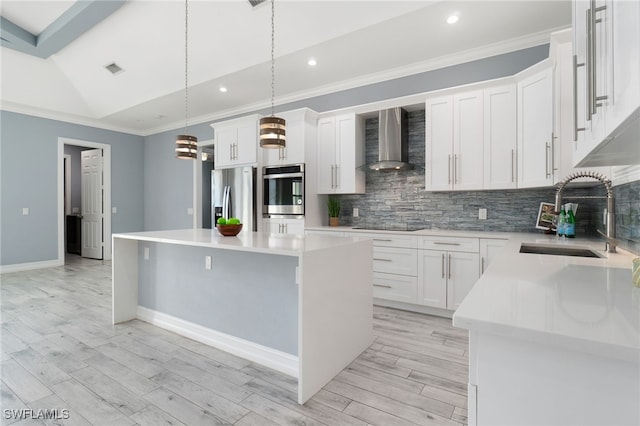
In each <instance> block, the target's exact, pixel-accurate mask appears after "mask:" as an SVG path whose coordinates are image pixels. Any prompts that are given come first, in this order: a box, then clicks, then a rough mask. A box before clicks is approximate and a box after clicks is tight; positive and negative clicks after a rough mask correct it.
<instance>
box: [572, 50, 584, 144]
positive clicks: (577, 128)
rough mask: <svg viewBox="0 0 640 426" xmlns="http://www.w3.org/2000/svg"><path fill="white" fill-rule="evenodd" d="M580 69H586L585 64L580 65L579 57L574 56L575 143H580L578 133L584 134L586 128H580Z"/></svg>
mask: <svg viewBox="0 0 640 426" xmlns="http://www.w3.org/2000/svg"><path fill="white" fill-rule="evenodd" d="M578 67H584V62H583V63H581V64H579V63H578V56H577V55H573V141H574V142H578V132H584V131H585V128H584V127H578Z"/></svg>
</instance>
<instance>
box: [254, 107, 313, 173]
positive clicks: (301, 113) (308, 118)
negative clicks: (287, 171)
mask: <svg viewBox="0 0 640 426" xmlns="http://www.w3.org/2000/svg"><path fill="white" fill-rule="evenodd" d="M278 116H279V117H281V118H284V119H285V122H286V127H287V143H286V146H285V147H284V148H278V149H263V150H261V151H262V155H263V163H264V165H266V166H278V165H284V164H298V163H306V162H308V161H306V158H305V156H306V155H308V154H313V153H312V152H307V151H310V149H308V148H309V147H313V141H314V140H315V137H316V135H315V133H316V130H315V126H316V119H317V114H316V113H315V112H314V111H312V110H310V109H308V108H302V109H297V110H293V111H287V112H283V113H282V114H278Z"/></svg>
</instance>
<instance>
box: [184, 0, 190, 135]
mask: <svg viewBox="0 0 640 426" xmlns="http://www.w3.org/2000/svg"><path fill="white" fill-rule="evenodd" d="M188 120H189V0H185V1H184V134H185V135H186V134H187V129H188V127H189V121H188Z"/></svg>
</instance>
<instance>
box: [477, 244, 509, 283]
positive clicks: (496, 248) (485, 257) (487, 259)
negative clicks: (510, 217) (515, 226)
mask: <svg viewBox="0 0 640 426" xmlns="http://www.w3.org/2000/svg"><path fill="white" fill-rule="evenodd" d="M505 244H507V240H499V239H495V238H480V275H482V274H484V271H486V270H487V268H488V267H489V264H490V263H491V261H492V260H493V259H495V258H496V256H497V255H498V253H500V251H501V250H502V248H503V247H504V246H505Z"/></svg>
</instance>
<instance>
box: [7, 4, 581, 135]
mask: <svg viewBox="0 0 640 426" xmlns="http://www.w3.org/2000/svg"><path fill="white" fill-rule="evenodd" d="M73 3H74V2H72V1H37V2H36V1H28V0H27V1H25V0H2V2H1V3H0V4H1V13H2V16H3V17H4V18H6V19H8V20H10V21H12V22H13V23H15V24H17V25H19V26H21V27H22V28H24V29H27V30H28V31H30V32H31V33H33V34H36V35H37V34H38V33H39V32H41V31H42V30H43V29H44V28H46V27H47V25H48V24H49V23H51V22H53V21H54V20H55V19H56V18H57V17H58V16H60V15H61V14H62V13H63V12H64V11H65V10H67V9H68V8H69V7H70V6H71V5H72V4H73ZM452 13H457V14H458V15H459V16H460V20H459V22H458V23H457V24H455V25H449V24H447V23H446V22H445V20H446V18H447V16H449V15H450V14H452ZM270 14H271V7H270V4H269V2H268V1H267V2H266V3H263V4H262V5H260V6H258V7H256V8H251V6H250V5H249V3H248V1H246V0H226V1H223V0H215V1H213V0H209V1H205V0H200V1H199V0H191V1H190V2H189V85H190V90H189V99H190V101H189V117H190V123H195V122H200V121H205V120H212V119H215V118H221V117H224V116H228V115H231V114H234V113H242V112H246V111H252V110H255V109H260V108H264V107H267V106H268V105H269V96H270V81H271V80H270V79H271V77H270V62H269V60H270V31H271V28H270ZM570 24H571V3H570V0H548V1H524V0H523V1H481V0H472V1H451V0H445V1H437V2H434V1H426V0H412V1H402V0H353V1H328V0H322V1H318V0H278V1H277V2H276V104H278V103H284V102H287V101H291V100H296V99H300V98H303V97H307V96H309V95H310V94H313V95H317V94H322V93H328V92H331V91H334V90H338V89H342V88H348V87H354V86H356V85H359V84H364V83H371V82H375V81H381V80H384V79H389V78H392V77H398V76H401V75H406V74H409V73H415V72H420V71H424V70H427V69H429V68H430V67H433V66H434V63H438V64H442V63H445V62H446V63H447V64H449V63H455V62H456V60H457V59H456V58H462V57H469V56H470V55H471V56H473V52H474V51H478V52H480V51H482V52H484V51H495V52H499V51H500V48H502V49H503V50H505V49H506V50H513V49H515V48H521V47H526V46H527V45H533V44H540V43H542V42H545V40H546V41H548V34H549V32H551V31H553V30H557V29H560V28H566V27H568V26H570ZM184 30H185V28H184V2H181V1H172V0H164V1H162V0H156V1H144V0H129V1H127V2H126V3H125V4H124V5H123V6H122V7H121V8H119V9H118V10H116V11H115V12H114V13H113V14H111V15H110V16H108V17H107V18H105V19H104V20H103V21H102V22H100V23H99V24H97V25H95V26H94V27H93V28H91V29H90V30H89V31H87V32H86V33H84V34H83V35H81V36H80V37H78V38H77V39H76V40H75V41H73V42H72V43H70V44H69V45H68V46H66V47H65V48H63V49H62V50H60V51H59V52H57V53H55V54H53V55H52V56H50V57H49V58H47V59H41V58H37V57H34V56H30V55H27V54H24V53H21V52H18V51H15V50H11V49H8V48H6V47H2V50H1V53H2V56H1V58H0V59H1V63H2V64H1V67H2V68H1V69H2V91H1V101H2V108H3V109H7V110H13V111H18V112H27V113H33V114H38V115H42V116H48V117H55V118H60V119H67V120H68V121H74V122H82V123H87V124H94V125H99V126H101V127H107V128H114V129H119V130H123V131H128V132H132V133H137V134H143V135H145V134H150V133H154V132H157V131H160V130H168V129H171V128H176V127H180V126H181V125H183V124H184V116H185V104H184V78H185V75H184V71H185V70H184V68H185V63H184ZM505 41H509V43H507V44H504V42H505ZM486 46H493V47H494V49H493V50H487V49H486ZM500 46H503V47H500ZM311 56H313V57H315V58H316V59H317V61H318V65H317V66H316V67H315V68H311V67H309V66H308V65H307V59H308V58H309V57H311ZM458 61H459V60H458ZM111 62H116V63H117V64H118V65H119V66H121V67H122V68H124V69H125V71H124V72H122V73H120V74H117V75H111V73H110V72H108V71H107V70H106V69H104V66H105V65H107V64H109V63H111ZM221 85H223V86H225V87H227V88H228V92H227V93H221V92H220V91H219V90H218V89H219V87H220V86H221Z"/></svg>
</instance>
